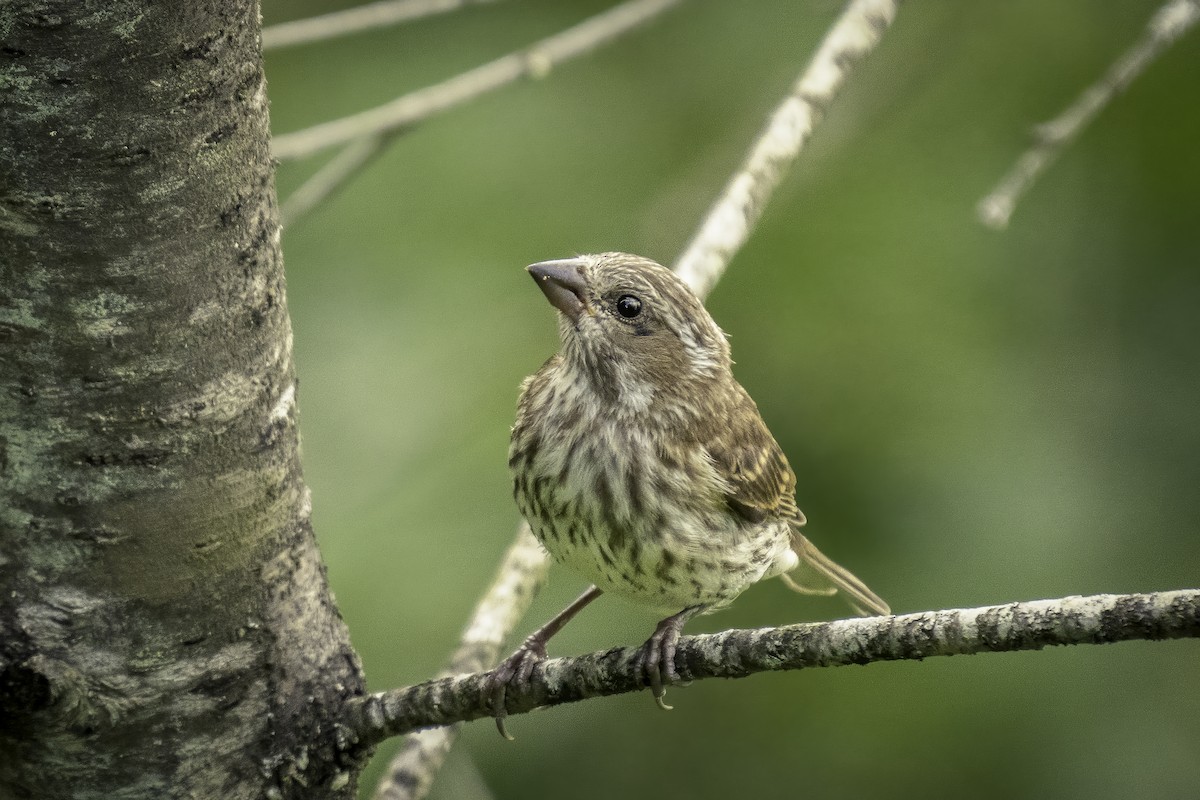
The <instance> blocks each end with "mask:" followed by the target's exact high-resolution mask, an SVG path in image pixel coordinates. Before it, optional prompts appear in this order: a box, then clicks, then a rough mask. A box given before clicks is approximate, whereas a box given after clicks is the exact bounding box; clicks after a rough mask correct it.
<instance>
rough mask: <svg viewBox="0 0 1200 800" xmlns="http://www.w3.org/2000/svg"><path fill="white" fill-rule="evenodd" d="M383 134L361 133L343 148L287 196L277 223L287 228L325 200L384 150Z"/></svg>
mask: <svg viewBox="0 0 1200 800" xmlns="http://www.w3.org/2000/svg"><path fill="white" fill-rule="evenodd" d="M383 145H384V141H383V137H382V136H364V137H363V138H361V139H356V140H355V141H353V142H351V143H350V144H348V145H346V146H345V147H344V148H342V151H341V152H340V153H338V154H337V155H336V156H334V157H333V158H331V159H330V160H329V163H327V164H326V165H325V166H323V167H321V168H320V169H319V170H317V171H316V172H315V173H313V175H312V177H310V178H309V179H308V180H306V181H305V182H304V183H302V184H300V188H299V189H297V190H296V191H294V192H292V193H291V194H290V195H288V198H287V200H284V201H283V205H282V206H281V207H280V209H279V216H280V225H281V226H282V227H287V226H289V225H292V224H294V223H295V222H296V220H298V219H300V218H301V217H303V216H304V215H305V214H307V213H308V212H310V211H312V210H313V209H314V208H316V207H317V206H319V205H320V204H321V203H322V202H324V201H325V200H328V199H329V198H330V197H332V196H333V195H334V194H336V193H337V191H338V189H340V188H342V187H343V186H345V185H346V182H347V181H349V180H350V178H352V177H353V176H354V175H356V174H357V173H358V172H360V171H361V170H363V169H364V168H366V166H367V165H368V164H370V163H371V162H372V161H374V160H375V159H376V157H377V156H379V155H380V154H381V153H382V152H383Z"/></svg>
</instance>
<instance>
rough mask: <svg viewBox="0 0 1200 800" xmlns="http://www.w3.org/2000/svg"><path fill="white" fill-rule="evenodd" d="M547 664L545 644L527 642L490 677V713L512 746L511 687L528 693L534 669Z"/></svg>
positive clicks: (485, 691) (489, 675) (487, 693)
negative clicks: (509, 722)
mask: <svg viewBox="0 0 1200 800" xmlns="http://www.w3.org/2000/svg"><path fill="white" fill-rule="evenodd" d="M545 660H546V646H545V645H544V644H542V643H541V642H530V641H528V640H527V641H526V642H525V643H524V644H522V645H521V646H520V647H518V648H517V649H516V650H515V651H514V652H513V654H512V655H510V656H509V657H508V658H506V659H504V660H503V661H501V662H500V663H499V664H497V665H496V668H495V669H493V670H492V671H491V672H489V673H488V677H487V685H486V686H485V688H484V693H485V694H486V695H487V696H488V698H489V701H490V703H489V705H490V709H489V710H490V711H491V712H492V716H493V717H495V719H496V730H497V731H499V732H500V735H501V736H503V737H504V738H505V739H508V740H509V741H510V742H511V741H513V740H514V739H515V738H516V737H515V736H513V735H512V734H511V733H509V732H508V728H507V727H506V726H505V724H504V720H505V718H506V717H507V716H508V709H507V708H505V700H506V699H507V697H508V690H509V688H510V687H511V688H514V689H518V690H524V689H527V688H528V687H529V679H530V676H532V675H533V668H534V667H536V666H537V665H538V663H539V662H541V661H545Z"/></svg>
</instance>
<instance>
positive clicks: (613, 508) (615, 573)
mask: <svg viewBox="0 0 1200 800" xmlns="http://www.w3.org/2000/svg"><path fill="white" fill-rule="evenodd" d="M509 463H510V466H511V468H512V472H513V485H514V495H515V498H516V501H517V505H518V507H519V508H520V510H521V513H522V514H523V515H524V516H525V518H526V520H527V521H528V522H529V524H530V527H531V528H532V529H533V532H534V534H535V535H536V536H537V537H538V538H539V539H540V540H541V542H542V543H543V545H545V547H546V549H547V550H548V551H549V552H550V553H551V555H552V556H554V557H555V559H556V560H558V561H560V562H562V563H564V564H566V565H567V566H568V567H571V568H572V569H574V570H575V571H577V572H579V573H580V574H582V575H583V576H584V577H586V578H588V579H589V580H591V581H593V582H595V583H596V584H597V585H598V586H600V588H602V589H604V590H605V591H608V592H612V593H615V594H619V595H624V596H626V597H629V598H631V599H634V600H636V601H639V602H643V603H646V604H649V605H653V606H656V607H661V608H664V609H666V608H673V609H674V610H678V609H679V608H682V607H685V606H688V605H695V604H697V603H704V604H711V605H723V604H725V603H728V602H729V601H731V600H732V599H733V598H734V597H736V596H737V594H739V593H740V592H741V591H742V590H743V589H744V588H745V587H746V586H748V585H749V584H750V583H753V582H754V581H756V580H758V579H759V578H761V577H762V576H763V575H764V574H765V573H766V572H767V571H768V570H769V569H770V568H771V566H772V564H773V563H774V562H775V561H777V560H778V558H779V557H780V554H781V552H782V550H786V548H787V541H788V539H789V534H788V533H787V532H786V525H778V524H776V525H773V526H771V525H769V526H748V525H746V524H745V523H744V521H743V520H740V519H739V518H737V517H736V515H733V514H731V513H730V512H729V509H728V506H727V504H726V502H725V489H726V487H725V485H724V482H723V479H722V478H721V476H720V475H719V473H718V471H717V469H716V468H715V466H714V464H713V463H712V460H711V459H710V458H709V456H708V454H707V452H706V451H705V450H704V449H703V448H702V447H700V446H698V445H696V444H695V443H691V444H688V443H685V442H681V441H677V440H674V439H672V437H671V436H670V435H669V434H668V433H667V431H666V430H664V429H661V428H658V427H656V426H655V425H654V424H653V419H652V418H650V417H649V416H648V415H647V416H646V417H645V418H642V419H636V420H630V419H629V418H627V417H625V416H624V415H617V414H614V413H608V411H607V410H606V408H605V406H604V405H603V404H600V403H597V402H595V401H594V398H589V397H588V396H587V393H586V392H585V391H583V390H581V389H580V387H578V386H577V385H575V384H572V383H569V382H568V383H566V384H563V383H557V384H556V383H554V382H553V381H543V382H541V383H540V384H539V383H537V382H536V381H535V382H534V383H531V384H530V385H528V386H527V387H526V396H525V397H523V398H522V403H521V412H520V413H519V415H518V419H517V424H516V426H515V427H514V429H513V437H512V445H511V448H510V458H509ZM776 528H778V530H776Z"/></svg>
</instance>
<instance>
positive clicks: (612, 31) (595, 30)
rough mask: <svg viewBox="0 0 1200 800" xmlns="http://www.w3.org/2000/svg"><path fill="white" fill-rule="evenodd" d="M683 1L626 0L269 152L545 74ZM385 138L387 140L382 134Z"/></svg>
mask: <svg viewBox="0 0 1200 800" xmlns="http://www.w3.org/2000/svg"><path fill="white" fill-rule="evenodd" d="M681 1H682V0H626V2H624V3H622V4H620V5H619V6H615V7H613V8H610V9H609V10H608V11H604V12H602V13H600V14H597V15H595V16H593V17H589V18H588V19H586V20H584V21H583V22H581V23H579V24H578V25H575V26H574V27H571V28H568V29H566V30H565V31H562V32H560V33H557V34H555V35H553V36H550V37H548V38H546V39H543V40H542V41H540V42H538V43H536V44H534V45H533V46H531V47H528V48H526V49H524V50H521V51H518V52H515V53H510V54H508V55H506V56H503V57H501V58H498V59H496V60H495V61H490V62H488V63H487V64H484V65H482V66H479V67H476V68H475V69H472V70H468V71H467V72H464V73H462V74H461V75H456V76H454V77H453V78H450V79H449V80H446V81H442V82H441V83H438V84H434V85H433V86H428V87H426V88H424V89H418V90H417V91H415V92H412V93H410V94H406V95H404V96H402V97H398V98H396V99H395V100H393V101H391V102H390V103H385V104H384V105H382V106H378V107H376V108H372V109H370V110H368V111H363V112H361V113H359V114H353V115H351V116H348V117H343V118H341V119H336V120H332V121H330V122H324V123H321V124H320V125H314V126H313V127H311V128H305V129H304V130H299V131H294V132H292V133H285V134H283V135H282V136H277V137H275V140H274V141H273V142H272V145H271V149H272V153H273V155H274V156H275V157H276V158H278V159H280V160H282V161H286V160H288V159H293V158H302V157H304V156H308V155H311V154H313V153H315V152H317V151H319V150H323V149H324V148H326V147H332V146H334V145H337V144H342V143H343V142H348V141H351V140H353V139H358V138H360V137H364V136H378V137H385V136H386V135H393V134H395V133H397V132H399V131H402V130H404V129H406V128H409V127H411V126H413V125H415V124H416V123H418V122H421V121H423V120H425V119H428V118H429V117H431V116H433V115H435V114H438V113H440V112H442V111H446V110H448V109H451V108H454V107H456V106H459V105H461V104H463V103H465V102H467V101H468V100H473V99H475V98H476V97H479V96H480V95H482V94H485V93H486V92H490V91H493V90H495V89H499V88H501V87H502V86H507V85H508V84H510V83H513V82H514V81H516V80H518V79H519V78H523V77H535V78H540V77H544V76H545V75H546V74H547V73H548V72H549V71H550V70H551V69H553V68H554V67H556V66H558V65H559V64H561V63H562V62H564V61H568V60H570V59H572V58H575V57H577V56H580V55H583V54H584V53H587V52H590V51H592V50H594V49H596V48H597V47H599V46H600V45H602V44H605V43H607V42H609V41H612V40H613V39H615V38H616V37H618V36H620V35H621V34H623V33H626V32H628V31H630V30H632V29H634V28H636V27H638V26H639V25H643V24H645V23H647V22H649V21H650V20H652V19H654V18H655V17H656V16H658V15H659V14H661V13H662V12H664V11H666V10H668V9H670V8H673V7H675V6H677V5H679V3H680V2H681ZM383 142H386V139H383Z"/></svg>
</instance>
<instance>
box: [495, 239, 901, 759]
mask: <svg viewBox="0 0 1200 800" xmlns="http://www.w3.org/2000/svg"><path fill="white" fill-rule="evenodd" d="M526 269H527V271H528V272H529V274H530V275H531V276H532V277H533V279H534V281H535V282H536V283H537V285H538V288H540V289H541V290H542V293H543V294H544V295H545V297H546V299H547V300H548V301H549V302H550V305H552V306H553V307H554V308H555V309H556V310H557V312H558V313H557V316H558V330H559V337H560V339H561V349H560V350H559V352H557V353H555V354H554V355H553V356H551V357H550V359H549V360H547V361H546V362H545V364H544V365H543V366H542V367H541V369H539V370H538V371H537V372H536V373H534V374H533V375H531V376H529V377H528V378H526V379H525V381H524V382H523V383H522V384H521V390H520V397H519V400H518V403H517V417H516V422H515V424H514V425H513V428H512V435H511V440H510V446H509V454H508V456H509V457H508V464H509V468H510V470H511V473H512V478H513V495H514V498H515V500H516V504H517V507H518V509H519V510H520V512H521V515H522V516H523V517H524V518H525V520H526V522H527V523H528V524H529V526H530V529H531V530H532V531H533V534H534V535H535V536H536V537H537V539H538V540H539V541H540V542H541V544H542V546H543V547H544V548H545V549H546V550H547V551H548V552H549V554H550V556H551V557H552V558H553V559H554V561H555V562H558V563H561V564H563V565H565V566H567V567H568V568H570V569H572V570H573V571H575V572H577V573H578V574H579V575H581V576H583V577H584V578H586V579H587V580H589V581H590V582H591V583H592V586H591V587H590V588H589V589H588V590H587V591H585V592H584V593H583V594H582V595H581V596H580V597H579V598H578V599H577V600H576V601H575V602H573V603H572V604H571V605H570V606H568V607H567V608H566V609H564V610H563V611H562V612H561V613H559V614H558V615H556V616H555V617H554V618H553V619H551V620H550V621H549V622H547V623H546V624H545V625H543V626H542V627H540V628H539V629H537V630H536V631H534V633H533V634H531V635H530V636H529V637H528V638H527V639H526V640H525V641H524V642H523V643H522V645H521V646H520V647H519V648H517V650H516V651H515V652H514V653H513V654H512V655H511V656H509V657H508V658H507V659H505V660H504V661H503V662H501V663H500V665H498V666H497V667H496V669H494V670H492V671H491V672H490V673H489V675H488V683H487V684H485V696H487V697H488V698H489V700H490V705H491V707H490V711H491V713H492V716H494V718H495V720H496V725H497V728H498V730H499V731H500V733H501V735H502V736H505V737H506V738H512V737H511V736H510V735H509V733H508V731H507V729H506V726H505V716H506V713H507V712H506V710H505V706H504V703H505V697H506V694H507V691H508V689H509V688H510V687H516V686H522V685H527V683H528V681H529V679H530V675H531V674H532V670H533V667H534V666H535V665H536V664H537V663H538V662H539V661H541V660H544V659H545V658H546V643H547V641H548V640H549V639H550V637H551V636H553V635H554V634H555V633H557V632H558V630H560V629H561V628H562V627H563V625H565V624H566V623H567V621H569V620H570V619H571V618H572V617H573V616H575V614H577V613H578V612H579V611H580V610H581V609H582V608H583V607H585V606H586V605H588V604H589V603H590V602H592V601H593V600H595V599H596V598H597V597H599V596H600V595H601V594H604V593H607V594H612V595H616V596H619V597H622V598H625V599H626V600H629V601H632V602H634V603H637V604H640V605H643V606H648V607H650V608H652V609H656V610H658V611H660V612H662V613H665V614H667V616H665V617H664V618H663V619H662V621H661V622H659V623H658V626H657V627H656V629H655V631H654V633H653V635H651V636H650V638H649V639H648V640H647V641H646V643H645V644H644V645H643V646H642V647H641V648H640V649H639V651H638V657H637V661H636V664H637V669H638V670H639V671H640V672H641V673H642V675H643V683H645V684H646V685H648V686H649V687H650V689H651V692H652V694H653V697H654V700H655V702H656V703H657V704H658V705H659V706H660V707H662V708H664V709H669V708H670V706H668V705H667V704H666V703H665V702H664V700H663V697H664V695H665V687H666V685H669V684H671V683H674V682H676V681H678V680H679V675H678V672H677V671H676V668H675V663H674V658H675V651H676V647H677V644H678V641H679V637H680V634H681V631H682V629H683V627H684V625H685V624H686V623H687V621H688V620H690V619H691V618H693V617H694V616H696V615H698V614H708V613H712V612H714V611H717V610H719V609H722V608H724V607H726V606H728V605H729V604H730V603H732V602H733V600H734V599H735V598H736V597H737V596H738V595H739V594H741V593H742V591H743V590H745V589H746V588H748V587H749V586H751V585H753V584H755V583H757V582H759V581H761V580H765V579H768V578H772V577H776V576H779V577H781V579H782V580H783V581H784V582H785V583H787V585H788V586H789V587H790V588H792V589H794V590H796V591H799V592H801V593H805V594H833V593H835V592H837V593H841V594H842V595H844V596H845V599H846V600H847V601H848V603H849V605H850V606H851V608H853V609H854V611H855V612H857V613H858V614H860V615H863V616H872V615H886V614H889V613H891V612H890V609H889V608H888V605H887V603H885V602H884V601H883V600H882V599H881V598H880V597H879V596H878V595H876V594H875V593H874V592H872V591H871V590H870V589H869V588H867V586H866V585H865V584H864V583H863V582H862V581H861V580H859V579H858V578H857V577H855V576H854V575H853V574H852V573H851V572H849V571H848V570H846V569H845V568H844V567H842V566H840V565H838V564H836V563H835V562H833V561H832V560H831V559H829V558H828V557H826V556H825V555H824V554H823V553H821V551H820V550H818V549H817V548H816V547H815V546H814V545H813V544H812V543H811V542H810V541H809V540H808V539H807V538H806V537H805V536H804V535H803V534H802V533H801V528H802V527H803V526H804V524H805V522H806V520H805V517H804V514H803V513H802V512H801V511H800V509H799V508H798V507H797V504H796V497H795V488H796V475H795V473H794V472H793V470H792V468H791V466H790V465H789V464H788V460H787V457H786V456H785V455H784V453H783V450H782V449H781V448H780V446H779V444H778V443H777V442H776V441H775V438H774V437H773V436H772V435H771V432H770V431H769V430H768V428H767V425H766V423H765V422H764V421H763V419H762V416H761V414H760V413H759V410H758V407H757V405H755V403H754V400H753V399H751V397H750V395H749V394H748V393H747V392H746V390H745V389H744V388H742V385H741V384H740V383H738V382H737V380H736V379H735V378H734V376H733V372H732V368H731V367H732V363H733V362H732V360H731V358H730V347H729V343H728V339H727V337H726V335H725V334H724V332H723V331H722V330H721V329H720V328H719V327H718V326H717V323H716V322H715V321H714V320H713V318H712V316H711V315H710V314H709V312H708V311H707V309H705V307H704V305H703V304H702V303H701V301H700V300H699V298H697V297H696V295H695V294H693V293H692V291H691V290H690V289H689V288H688V286H687V285H686V284H685V283H684V282H683V281H682V280H680V278H679V277H678V276H676V275H675V273H673V272H671V271H670V270H668V269H667V268H666V267H663V266H662V265H660V264H658V263H657V262H655V261H652V260H650V259H648V258H643V257H641V256H635V255H630V254H627V253H615V252H614V253H600V254H595V255H581V256H577V257H574V258H566V259H558V260H553V261H542V262H538V263H536V264H531V265H530V266H528V267H526ZM801 571H802V572H803V573H804V574H805V577H804V578H802V579H799V580H798V579H796V578H793V577H792V575H791V574H790V573H793V572H797V574H800V572H801Z"/></svg>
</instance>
